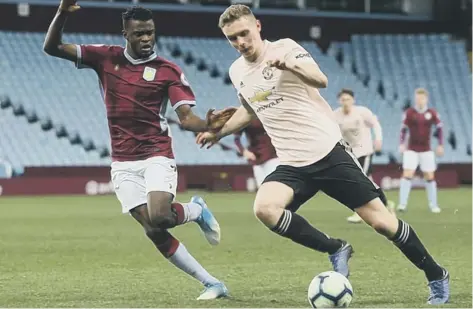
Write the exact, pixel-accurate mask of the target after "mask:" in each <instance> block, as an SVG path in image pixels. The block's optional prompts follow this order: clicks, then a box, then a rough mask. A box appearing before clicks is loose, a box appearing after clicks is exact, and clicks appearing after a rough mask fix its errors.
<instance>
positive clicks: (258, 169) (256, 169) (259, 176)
mask: <svg viewBox="0 0 473 309" xmlns="http://www.w3.org/2000/svg"><path fill="white" fill-rule="evenodd" d="M253 176H254V177H255V181H256V187H257V188H259V187H261V185H262V184H263V180H264V178H265V177H266V175H265V174H264V169H263V166H262V165H261V164H259V165H253Z"/></svg>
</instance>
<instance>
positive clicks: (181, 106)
mask: <svg viewBox="0 0 473 309" xmlns="http://www.w3.org/2000/svg"><path fill="white" fill-rule="evenodd" d="M163 74H166V75H167V77H168V79H169V85H168V97H169V101H170V102H171V106H172V107H173V109H174V111H175V112H176V114H177V116H178V117H179V122H180V123H181V127H182V128H183V129H184V130H187V131H192V132H205V131H207V129H208V125H207V121H206V120H204V119H202V118H200V117H199V116H197V115H196V114H194V112H193V111H192V107H193V106H195V105H196V101H195V95H194V92H193V91H192V88H191V86H190V84H189V82H188V81H187V79H186V77H185V75H184V73H183V72H182V71H181V69H180V68H179V67H178V66H177V65H176V66H171V65H170V66H167V67H165V68H163Z"/></svg>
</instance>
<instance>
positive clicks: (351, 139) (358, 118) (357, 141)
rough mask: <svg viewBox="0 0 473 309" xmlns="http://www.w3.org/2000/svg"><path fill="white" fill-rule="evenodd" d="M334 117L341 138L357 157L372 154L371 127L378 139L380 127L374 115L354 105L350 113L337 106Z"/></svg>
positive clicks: (366, 109)
mask: <svg viewBox="0 0 473 309" xmlns="http://www.w3.org/2000/svg"><path fill="white" fill-rule="evenodd" d="M335 117H336V119H337V122H338V124H339V125H340V129H341V131H342V136H343V139H344V140H345V141H347V142H348V144H350V147H351V148H352V151H353V154H354V155H355V156H356V157H357V158H359V157H363V156H367V155H371V154H373V152H374V149H373V137H372V135H371V128H373V129H374V130H375V135H376V137H377V138H379V139H380V138H381V127H380V126H379V122H378V120H377V118H376V116H375V115H374V114H373V113H372V112H371V111H370V110H369V109H368V108H366V107H364V106H357V105H355V106H353V107H352V109H351V111H350V113H348V114H345V112H344V111H343V108H341V107H339V108H337V109H336V110H335Z"/></svg>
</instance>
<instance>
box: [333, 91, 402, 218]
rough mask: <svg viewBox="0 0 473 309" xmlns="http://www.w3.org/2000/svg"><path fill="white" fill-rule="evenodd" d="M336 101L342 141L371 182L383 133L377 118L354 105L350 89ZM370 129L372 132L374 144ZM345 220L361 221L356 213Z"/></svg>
mask: <svg viewBox="0 0 473 309" xmlns="http://www.w3.org/2000/svg"><path fill="white" fill-rule="evenodd" d="M338 101H339V103H340V105H341V107H339V108H337V109H336V110H335V111H334V113H335V117H336V119H337V122H338V124H339V126H340V131H341V132H342V136H343V139H344V140H345V141H346V142H347V143H348V144H349V145H350V147H351V148H352V149H353V154H354V155H355V157H356V158H357V160H358V162H359V163H360V165H361V167H362V169H363V172H364V173H365V174H366V176H368V177H369V178H370V179H371V180H372V179H373V178H372V176H371V174H372V162H373V155H374V152H375V151H376V152H379V151H381V148H382V144H383V131H382V129H381V125H380V123H379V121H378V118H377V117H376V115H374V114H373V113H372V112H371V111H370V110H369V109H368V108H367V107H364V106H359V105H355V94H354V92H353V91H352V90H350V89H342V90H341V91H340V92H339V93H338ZM371 129H373V131H374V142H373V137H372V134H371ZM373 144H374V146H373ZM392 204H393V203H392V202H391V201H388V205H389V210H390V211H391V210H392V209H393V208H394V207H393V206H392ZM388 205H386V206H388ZM347 220H348V222H351V223H360V222H362V221H363V220H362V219H361V217H360V216H359V215H358V214H357V213H356V212H355V213H353V215H351V216H350V217H348V218H347Z"/></svg>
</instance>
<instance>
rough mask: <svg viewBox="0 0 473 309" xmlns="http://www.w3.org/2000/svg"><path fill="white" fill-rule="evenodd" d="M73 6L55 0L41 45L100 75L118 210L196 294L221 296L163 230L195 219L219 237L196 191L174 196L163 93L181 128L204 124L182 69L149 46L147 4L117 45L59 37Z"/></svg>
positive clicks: (213, 239)
mask: <svg viewBox="0 0 473 309" xmlns="http://www.w3.org/2000/svg"><path fill="white" fill-rule="evenodd" d="M78 9H79V6H78V5H77V4H76V3H75V0H62V1H61V4H60V7H59V10H58V12H57V14H56V16H55V17H54V19H53V21H52V23H51V25H50V28H49V30H48V33H47V35H46V40H45V42H44V51H45V52H46V53H47V54H49V55H51V56H55V57H59V58H63V59H67V60H70V61H73V62H75V63H76V65H77V66H78V67H79V68H82V67H88V68H92V69H93V70H95V71H96V72H97V74H98V77H99V79H100V83H101V86H102V87H103V88H102V89H101V90H102V93H103V96H104V101H105V105H106V110H107V118H108V125H109V129H110V136H111V143H112V160H113V163H112V166H111V176H112V182H113V185H114V187H115V192H116V195H117V198H118V200H119V201H120V203H121V205H122V211H123V213H128V212H129V213H130V214H131V215H132V216H133V218H135V219H136V220H137V221H138V222H139V223H140V224H141V225H142V226H143V228H144V230H145V232H146V235H147V236H148V237H149V238H150V239H151V241H152V242H153V243H154V245H155V246H156V247H157V249H158V250H159V251H160V252H161V253H162V255H163V256H164V257H165V258H167V259H168V260H169V261H170V262H171V263H173V264H174V265H176V266H177V267H178V268H180V269H181V270H183V271H185V272H186V273H188V274H189V275H191V276H193V277H194V278H196V279H197V280H199V281H200V282H201V283H202V284H203V285H204V286H205V290H204V292H202V294H201V295H200V296H199V298H198V299H212V298H217V297H220V296H225V295H226V294H227V289H226V287H225V286H224V285H223V283H221V282H220V281H219V280H217V279H216V278H214V277H213V276H211V275H210V274H209V273H208V272H207V271H206V270H205V269H204V268H203V267H202V266H201V265H200V264H199V263H198V262H197V261H196V260H195V259H194V257H192V256H191V255H190V253H189V252H188V251H187V249H186V248H185V247H184V245H183V244H182V243H180V242H179V241H178V240H177V239H176V238H174V237H173V236H172V235H171V234H170V233H169V232H168V229H169V228H172V227H174V226H176V225H180V224H184V223H187V222H191V221H194V222H197V223H198V224H199V226H200V228H201V229H202V231H203V232H204V234H205V236H206V238H207V240H208V241H209V242H210V243H211V244H217V243H218V242H219V241H220V228H219V225H218V223H217V221H216V220H215V218H214V217H213V215H212V213H211V212H210V210H209V209H208V208H207V206H206V204H205V202H204V200H203V199H202V198H200V197H193V198H192V199H191V201H190V202H189V203H179V202H173V201H174V198H175V196H176V187H177V168H176V163H175V160H174V155H173V151H172V147H171V137H170V136H169V129H168V125H167V121H166V118H165V117H164V114H165V110H166V107H167V98H169V101H170V103H171V105H172V107H173V108H174V110H175V111H176V113H177V115H178V117H179V120H180V122H181V126H182V127H183V128H184V129H186V130H189V131H196V132H198V131H204V130H206V129H208V124H209V122H210V121H207V122H206V121H205V120H202V119H200V118H199V117H198V116H196V115H194V114H193V112H192V110H191V106H193V105H195V97H194V94H193V92H192V90H191V88H190V86H189V84H188V82H187V80H186V78H185V76H184V74H183V72H182V71H181V69H180V68H179V67H178V66H177V65H176V64H174V63H172V62H170V61H167V60H165V59H163V58H161V57H158V56H157V55H156V53H155V52H154V47H155V26H154V22H153V19H152V13H151V11H149V10H147V9H143V8H140V7H134V8H131V9H128V10H127V11H126V12H124V13H123V15H122V19H123V35H124V37H125V39H126V48H123V47H121V46H107V45H74V44H65V43H63V42H62V39H61V36H62V30H63V27H64V24H65V22H66V19H67V17H68V15H69V14H70V13H72V12H75V11H77V10H78Z"/></svg>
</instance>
